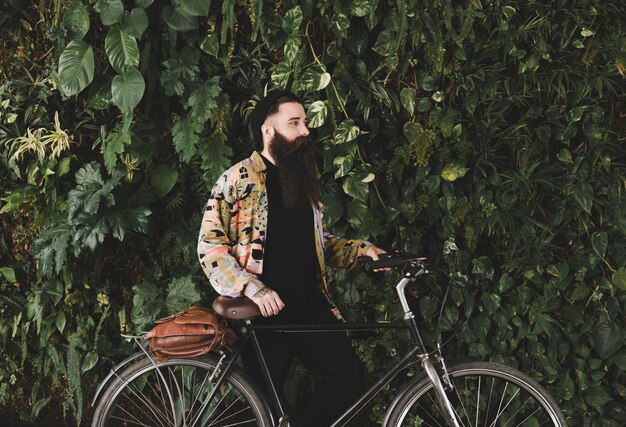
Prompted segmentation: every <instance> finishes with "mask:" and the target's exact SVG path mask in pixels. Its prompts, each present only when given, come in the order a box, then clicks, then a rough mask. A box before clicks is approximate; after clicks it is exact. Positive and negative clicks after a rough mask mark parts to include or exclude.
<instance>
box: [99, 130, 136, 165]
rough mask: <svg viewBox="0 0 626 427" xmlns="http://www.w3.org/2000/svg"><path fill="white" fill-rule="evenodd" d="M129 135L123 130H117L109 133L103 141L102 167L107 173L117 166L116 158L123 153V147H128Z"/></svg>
mask: <svg viewBox="0 0 626 427" xmlns="http://www.w3.org/2000/svg"><path fill="white" fill-rule="evenodd" d="M130 143H131V135H130V133H129V132H128V131H127V130H124V129H123V128H117V129H116V130H115V131H113V132H111V133H110V134H109V135H108V136H107V139H106V141H105V144H104V146H103V148H102V155H103V157H104V166H105V167H106V169H107V171H109V172H113V170H114V169H115V166H116V165H117V156H118V155H119V154H122V153H123V152H124V147H125V146H127V145H130Z"/></svg>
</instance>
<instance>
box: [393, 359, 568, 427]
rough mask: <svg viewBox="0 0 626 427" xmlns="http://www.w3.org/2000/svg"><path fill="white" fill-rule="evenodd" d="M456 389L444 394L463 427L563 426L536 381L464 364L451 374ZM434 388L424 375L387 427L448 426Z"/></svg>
mask: <svg viewBox="0 0 626 427" xmlns="http://www.w3.org/2000/svg"><path fill="white" fill-rule="evenodd" d="M449 373H450V378H451V380H452V384H453V390H451V391H449V392H447V393H446V395H447V396H448V398H449V401H450V403H451V405H452V410H453V412H454V416H455V417H456V423H457V424H458V425H460V426H463V427H479V426H480V427H522V426H525V425H527V424H530V425H541V426H551V427H565V426H566V423H565V421H564V420H563V417H562V415H561V414H560V411H559V409H558V407H557V406H556V404H554V403H553V402H550V400H551V399H550V398H549V396H548V395H547V394H546V393H545V391H544V390H542V389H541V388H540V386H539V385H537V384H536V383H533V380H532V379H530V378H528V377H526V376H525V375H523V374H522V373H520V372H518V371H515V370H514V369H511V368H508V367H504V366H502V365H498V364H495V363H490V362H468V363H460V364H458V365H456V366H454V367H452V368H450V369H449ZM437 396H438V393H437V392H436V390H435V388H434V384H433V383H432V382H431V381H430V380H429V379H428V377H426V376H424V377H423V378H422V379H421V380H420V381H419V382H416V383H415V386H414V388H413V389H409V390H408V391H407V392H406V394H405V395H404V397H402V398H400V400H399V401H398V403H397V405H396V406H395V407H393V408H392V409H391V412H390V414H389V415H388V418H387V423H388V424H387V425H389V426H393V427H404V426H413V425H420V426H423V427H426V426H431V425H432V426H439V427H441V426H445V427H449V422H448V421H450V419H449V417H448V416H447V415H446V412H445V411H444V410H443V408H442V407H440V405H439V404H438V402H439V399H438V397H437Z"/></svg>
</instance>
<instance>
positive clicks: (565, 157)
mask: <svg viewBox="0 0 626 427" xmlns="http://www.w3.org/2000/svg"><path fill="white" fill-rule="evenodd" d="M556 158H557V159H559V160H560V161H562V162H563V163H569V164H571V163H574V161H573V160H572V153H570V151H569V150H568V149H567V148H562V149H561V151H559V154H557V155H556Z"/></svg>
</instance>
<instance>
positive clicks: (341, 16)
mask: <svg viewBox="0 0 626 427" xmlns="http://www.w3.org/2000/svg"><path fill="white" fill-rule="evenodd" d="M331 22H332V25H333V27H335V28H336V29H337V30H338V31H339V32H341V33H343V32H344V31H346V30H347V29H348V28H350V18H349V17H348V15H346V14H345V13H343V12H337V13H335V15H333V17H332V19H331Z"/></svg>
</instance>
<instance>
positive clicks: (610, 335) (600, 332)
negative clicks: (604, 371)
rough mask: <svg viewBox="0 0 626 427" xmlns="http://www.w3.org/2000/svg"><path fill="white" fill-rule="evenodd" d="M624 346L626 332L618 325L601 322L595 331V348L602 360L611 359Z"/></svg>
mask: <svg viewBox="0 0 626 427" xmlns="http://www.w3.org/2000/svg"><path fill="white" fill-rule="evenodd" d="M623 345H624V330H623V329H622V328H621V327H620V326H619V325H618V324H616V323H612V322H611V323H609V322H608V321H606V320H600V321H599V322H598V324H597V325H596V327H595V328H594V329H593V348H594V349H595V350H596V352H597V353H598V355H600V357H601V358H602V359H606V358H608V357H610V356H611V355H612V354H613V353H615V352H616V351H617V350H619V349H620V348H622V346H623Z"/></svg>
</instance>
